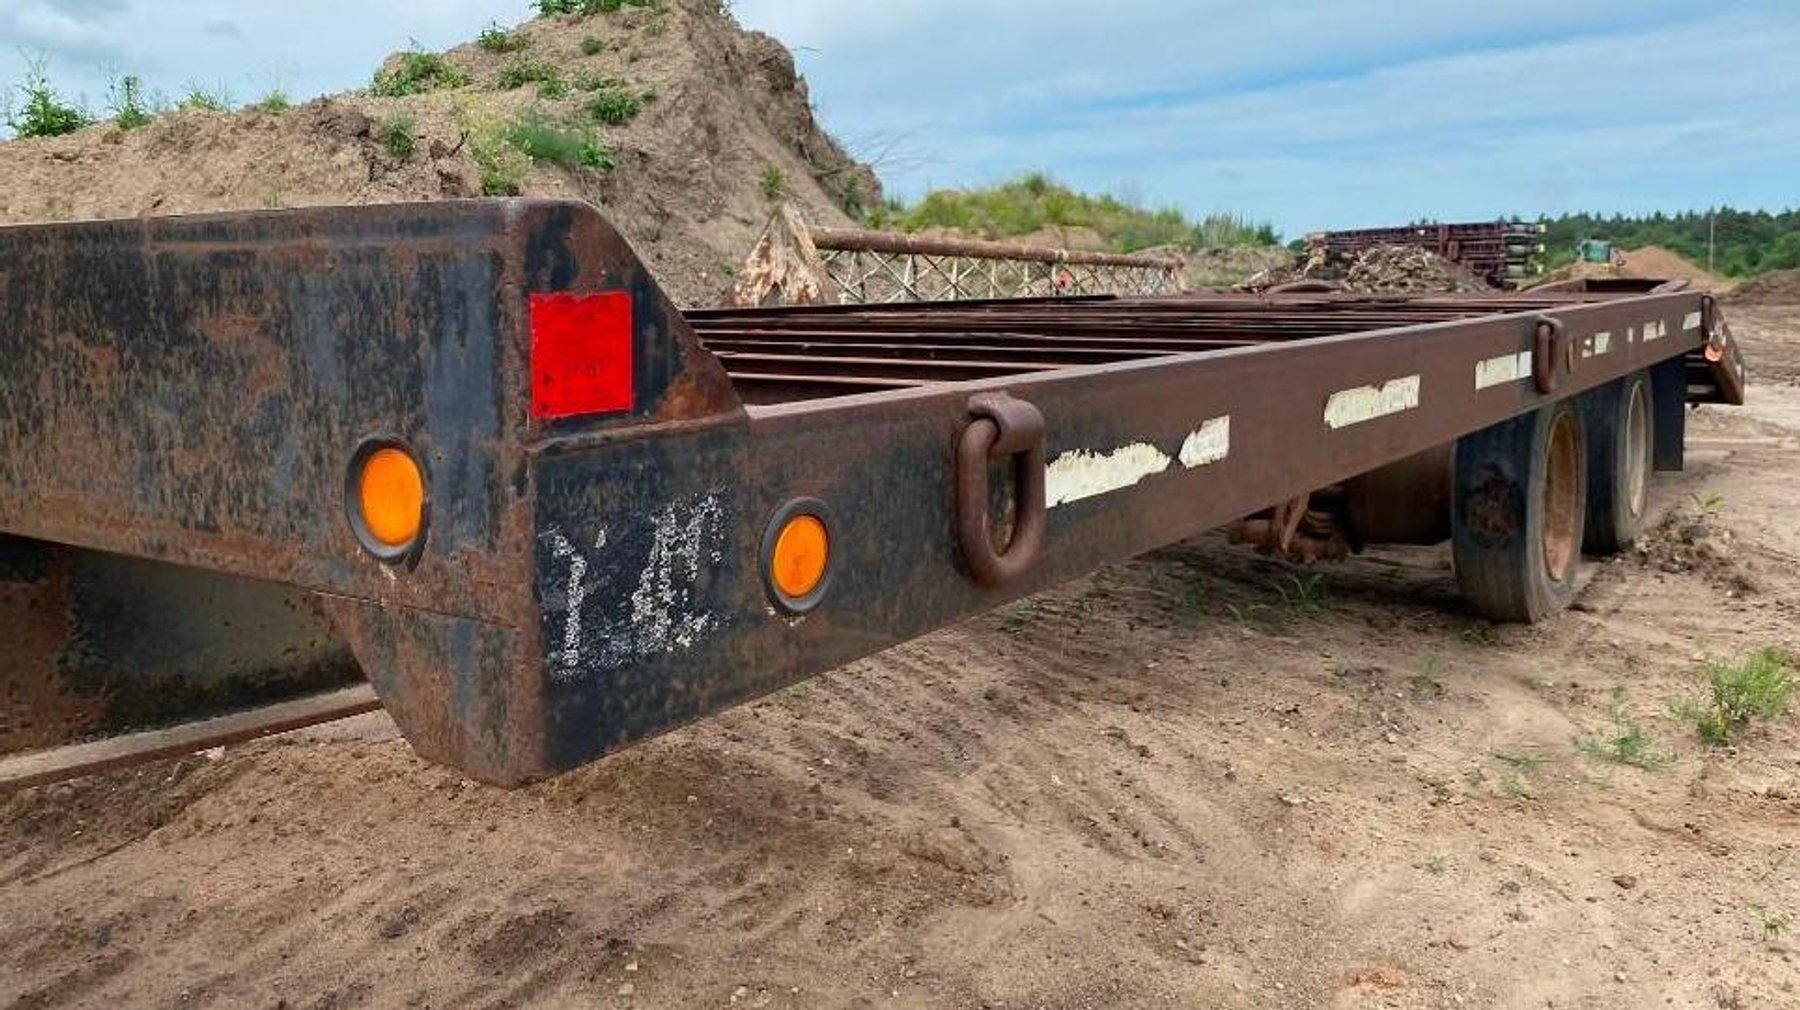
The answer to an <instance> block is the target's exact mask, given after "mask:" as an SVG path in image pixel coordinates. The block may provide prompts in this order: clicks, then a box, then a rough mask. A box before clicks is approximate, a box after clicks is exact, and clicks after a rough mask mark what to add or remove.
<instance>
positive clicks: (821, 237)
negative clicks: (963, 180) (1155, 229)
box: [720, 205, 1184, 307]
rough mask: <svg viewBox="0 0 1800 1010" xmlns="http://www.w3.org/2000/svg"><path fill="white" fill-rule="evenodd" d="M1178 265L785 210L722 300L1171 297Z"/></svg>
mask: <svg viewBox="0 0 1800 1010" xmlns="http://www.w3.org/2000/svg"><path fill="white" fill-rule="evenodd" d="M1183 266H1184V264H1183V262H1182V260H1181V259H1180V258H1179V257H1172V256H1145V255H1119V254H1113V253H1097V252H1084V251H1079V250H1068V249H1058V248H1054V247H1050V246H1035V245H1026V244H1023V243H1017V242H984V241H977V240H972V239H951V238H927V237H920V236H914V235H903V234H899V233H895V232H882V231H864V230H860V229H844V228H812V227H809V226H808V225H807V223H806V221H805V220H804V219H803V218H802V217H801V216H800V214H799V213H798V212H797V211H796V210H795V209H794V208H792V207H790V206H786V205H784V206H782V207H780V208H777V210H776V212H775V214H774V215H773V216H772V217H771V218H770V219H769V223H768V225H767V226H766V227H765V228H764V229H763V233H762V235H761V236H760V237H759V238H758V239H757V242H756V245H755V246H754V247H753V248H752V249H751V251H750V254H749V256H748V257H747V258H746V259H745V260H744V263H743V265H742V266H741V267H739V269H738V274H737V280H736V282H735V283H734V284H733V285H732V287H731V289H730V290H729V291H726V292H725V293H724V294H723V295H722V296H721V298H720V301H721V302H722V303H723V304H725V305H731V306H738V307H747V306H776V305H821V304H838V303H846V304H857V305H862V304H883V303H906V302H941V301H955V300H963V299H970V298H1020V297H1031V296H1054V297H1062V298H1071V297H1080V296H1083V295H1093V294H1120V295H1167V294H1174V293H1175V292H1177V291H1179V290H1181V284H1182V282H1181V272H1182V268H1183Z"/></svg>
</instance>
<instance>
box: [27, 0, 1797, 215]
mask: <svg viewBox="0 0 1800 1010" xmlns="http://www.w3.org/2000/svg"><path fill="white" fill-rule="evenodd" d="M733 9H734V11H735V13H736V16H737V17H738V19H739V20H740V21H742V22H743V23H744V24H745V25H746V26H748V27H751V28H756V29H759V30H763V31H767V32H769V33H771V34H773V35H775V36H776V37H777V38H779V39H781V40H782V41H783V42H786V43H787V44H788V45H789V47H790V48H793V49H794V50H795V52H796V57H797V60H798V62H799V65H800V67H801V69H802V71H803V72H804V73H805V75H806V77H807V78H808V80H809V82H810V85H811V89H812V97H813V100H814V104H815V107H816V108H817V109H818V111H819V113H820V115H821V116H822V117H823V119H824V121H825V123H826V125H827V127H829V128H830V129H831V130H832V132H833V133H835V134H836V135H837V136H838V137H839V138H840V139H842V140H843V141H844V142H845V143H846V144H847V145H848V146H849V147H850V148H851V150H852V151H853V152H854V153H856V154H858V155H860V156H862V157H863V158H864V159H866V160H869V161H871V162H873V163H875V165H876V167H877V170H878V171H879V173H880V174H881V176H882V179H883V180H884V182H885V183H886V184H887V186H888V189H889V191H890V192H891V193H894V194H896V195H899V196H901V197H904V198H908V199H913V198H917V197H918V196H919V195H920V194H922V193H923V192H925V191H927V190H928V189H930V188H933V187H950V186H969V185H982V184H986V183H992V182H998V181H1003V180H1005V179H1007V178H1010V177H1013V176H1016V175H1018V174H1020V173H1023V172H1027V171H1033V170H1042V171H1047V172H1048V173H1049V174H1051V175H1052V176H1054V177H1055V178H1057V179H1059V180H1061V181H1063V182H1066V183H1068V184H1070V185H1073V186H1076V187H1077V188H1081V189H1087V190H1095V191H1106V192H1112V193H1115V194H1118V195H1122V196H1125V197H1128V198H1131V199H1135V200H1138V201H1141V202H1144V203H1147V204H1150V205H1152V206H1159V207H1160V206H1178V207H1180V208H1182V209H1183V210H1185V211H1187V212H1189V213H1190V214H1194V215H1201V214H1206V213H1209V212H1213V211H1229V212H1233V213H1238V214H1243V215H1246V216H1249V217H1251V218H1254V219H1257V220H1266V221H1270V222H1273V223H1274V224H1275V225H1276V227H1277V228H1278V229H1280V230H1281V231H1282V232H1283V233H1284V234H1287V235H1289V236H1294V235H1298V234H1301V233H1304V232H1306V231H1310V230H1314V229H1319V228H1344V227H1358V226H1370V225H1380V224H1390V223H1403V222H1407V221H1412V220H1417V219H1420V218H1435V219H1440V220H1452V219H1482V218H1492V217H1496V216H1500V215H1523V216H1527V217H1530V216H1536V215H1538V214H1540V213H1547V214H1557V213H1561V212H1565V211H1577V210H1589V211H1598V212H1606V213H1611V212H1615V211H1616V212H1625V213H1642V212H1648V211H1652V210H1664V211H1677V210H1684V209H1697V208H1705V207H1707V206H1715V205H1730V206H1736V207H1743V208H1754V207H1762V208H1767V209H1780V208H1784V207H1789V206H1797V205H1800V0H1627V2H1620V0H1582V2H1571V0H1507V2H1506V3H1498V4H1496V3H1469V2H1462V0H1337V2H1332V0H1287V2H1283V3H1269V2H1259V0H1186V2H1181V0H1108V2H1105V3H1095V2H1093V0H1036V2H1033V3H1029V4H1027V3H1022V2H1017V0H985V2H984V0H735V3H734V4H733ZM527 13H528V4H527V3H526V2H525V0H355V2H350V0H310V2H306V3H299V2H289V3H251V4H246V3H244V2H242V0H0V81H12V80H17V79H18V78H20V77H21V76H22V74H23V72H24V69H25V62H26V59H27V56H28V55H31V54H35V55H38V56H42V57H44V58H45V59H47V60H48V65H49V71H50V74H51V76H52V78H53V79H54V81H55V82H56V83H57V84H58V85H59V86H60V87H62V88H63V89H64V90H65V91H68V92H71V93H74V94H77V95H81V96H84V97H85V99H86V100H87V102H88V103H89V104H90V105H92V106H94V107H96V108H103V107H104V105H105V102H106V95H107V81H108V79H109V77H111V76H116V75H118V74H120V73H132V74H137V75H139V76H141V77H143V78H144V79H145V80H146V81H147V82H148V83H149V84H150V85H151V86H152V87H153V88H156V89H160V90H161V91H163V92H165V93H168V94H172V95H174V94H179V93H181V92H183V91H185V90H187V88H188V87H190V86H194V85H198V86H201V87H205V88H208V89H214V90H216V89H219V88H221V87H222V88H224V89H225V90H227V91H229V92H230V94H231V95H233V96H234V97H235V98H236V100H238V101H240V102H248V101H251V100H254V99H255V98H258V97H260V96H261V94H263V93H264V92H267V91H268V90H270V89H271V88H273V87H280V88H282V89H284V90H286V91H287V92H289V93H290V94H291V95H293V96H295V97H296V98H305V97H309V96H312V95H317V94H323V93H329V92H334V91H339V90H343V89H346V88H352V87H361V86H364V85H365V84H366V83H367V81H368V78H369V74H370V72H371V71H372V70H373V69H374V67H376V66H377V65H378V64H379V63H380V62H381V60H382V58H383V57H384V56H385V55H386V54H387V53H389V52H392V51H394V50H396V49H402V48H406V47H407V46H409V45H411V44H413V43H417V44H418V45H421V46H424V47H426V48H445V47H448V46H450V45H453V44H456V43H458V42H461V41H466V40H467V39H469V38H472V37H473V36H474V34H475V33H476V32H477V31H479V30H480V28H481V27H482V26H484V25H486V24H487V23H489V22H490V21H493V20H499V21H501V22H504V23H510V22H515V21H518V20H521V19H523V18H524V17H525V16H526V15H527Z"/></svg>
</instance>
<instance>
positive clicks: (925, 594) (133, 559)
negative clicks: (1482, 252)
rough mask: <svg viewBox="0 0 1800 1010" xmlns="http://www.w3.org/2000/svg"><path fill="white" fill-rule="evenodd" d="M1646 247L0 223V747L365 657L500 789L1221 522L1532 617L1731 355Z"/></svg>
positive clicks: (66, 755)
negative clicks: (721, 245) (1371, 546)
mask: <svg viewBox="0 0 1800 1010" xmlns="http://www.w3.org/2000/svg"><path fill="white" fill-rule="evenodd" d="M1647 288H1648V285H1646V290H1645V291H1637V292H1633V291H1618V290H1614V291H1607V292H1598V293H1595V292H1556V293H1545V294H1539V295H1494V296H1491V297H1454V298H1453V297H1428V298H1368V297H1348V296H1340V295H1285V296H1266V297H1257V296H1186V297H1166V298H1153V299H1122V298H1106V297H1094V298H1058V299H1044V300H1036V301H1031V300H1026V301H990V302H960V303H944V304H930V305H892V306H880V307H874V306H857V307H850V306H836V307H812V308H791V309H771V310H748V309H746V310H707V311H690V312H685V313H684V312H682V311H678V310H677V308H676V307H675V306H674V305H673V304H672V303H671V302H670V301H669V299H668V298H667V297H665V295H664V294H663V292H662V291H661V290H660V289H659V288H658V287H657V285H656V282H655V280H654V279H653V278H652V277H651V276H650V275H649V274H648V273H647V272H646V270H645V268H644V266H643V264H642V263H641V262H640V261H639V260H638V259H637V257H636V256H634V255H633V253H632V251H631V250H630V248H629V247H628V246H627V245H626V243H625V242H624V241H623V240H622V239H621V238H620V236H619V235H618V234H617V233H616V232H615V231H614V230H613V229H612V228H611V227H610V226H609V225H608V224H607V223H606V222H605V221H604V220H603V219H602V218H601V216H600V215H599V213H598V212H596V211H595V210H594V209H593V208H592V207H590V206H588V205H586V204H582V203H576V202H556V201H520V200H514V201H469V202H456V203H438V204H423V205H409V206H394V207H365V208H353V209H351V208H331V209H313V210H286V211H271V212H259V213H241V214H225V215H206V216H196V217H173V218H162V219H150V220H132V221H111V222H94V223H79V224H53V225H32V226H16V227H8V228H0V351H3V352H4V353H0V608H3V609H0V612H3V613H5V615H6V628H7V637H8V638H9V639H10V641H9V643H8V646H7V648H6V650H5V651H4V652H3V653H0V683H4V684H5V694H4V704H5V710H4V712H3V713H0V751H4V752H8V753H9V754H10V756H9V757H6V758H4V759H0V781H7V782H11V783H12V784H15V785H16V784H19V783H26V782H38V781H45V780H48V779H51V778H54V777H57V776H61V775H68V774H74V773H78V772H81V771H86V770H91V769H93V768H96V767H103V766H107V765H110V764H116V763H118V762H120V761H124V760H130V759H131V758H132V757H133V756H134V755H137V756H141V755H144V754H164V753H169V752H172V751H175V750H180V749H183V748H185V747H195V746H205V745H208V743H209V741H210V742H216V740H217V739H218V738H219V737H218V735H217V734H216V733H213V732H212V731H210V730H209V729H208V727H213V728H215V729H217V730H218V731H219V732H221V733H228V734H229V735H230V736H229V738H231V739H236V738H240V737H242V736H244V735H247V734H248V733H251V732H255V731H256V730H257V728H258V727H259V726H265V727H266V728H286V727H289V726H292V725H297V724H300V723H303V722H306V721H311V720H312V719H319V718H327V717H329V716H331V715H335V714H340V713H341V712H342V711H346V710H353V709H360V708H366V707H368V706H370V705H372V704H373V703H374V698H376V697H378V698H379V701H380V703H381V704H382V705H383V706H385V707H386V709H387V710H388V711H389V712H390V713H392V715H393V717H394V719H395V720H396V722H397V723H398V724H399V726H400V728H401V730H402V731H403V732H404V734H405V736H406V738H407V739H408V740H409V741H410V742H411V743H412V745H413V746H414V747H415V748H416V750H417V751H418V752H419V753H420V754H421V755H423V756H425V757H427V758H429V759H431V760H434V761H439V762H443V763H445V764H449V765H452V766H455V767H457V768H459V769H462V770H463V771H464V772H466V773H467V774H469V775H472V776H474V777H476V778H479V779H482V780H485V781H488V782H493V783H498V784H501V785H509V786H510V785H516V784H519V783H523V782H528V781H531V780H534V779H540V778H543V777H546V776H550V775H554V774H556V773H559V772H562V771H565V770H568V769H571V768H574V767H577V766H579V765H581V764H583V763H585V762H588V761H592V760H594V759H596V758H598V757H600V756H602V755H605V754H607V753H609V752H612V751H616V750H618V749H620V748H622V747H625V746H627V745H629V744H631V743H633V742H636V741H640V740H643V739H645V738H647V737H650V736H653V735H655V734H658V733H661V732H663V731H666V730H668V729H670V728H672V727H675V726H679V725H681V724H683V723H686V722H688V721H691V720H694V719H697V718H700V717H702V716H705V715H707V714H709V713H713V712H717V711H719V710H720V709H723V708H725V707H728V706H731V705H734V704H737V703H739V702H743V701H745V700H748V699H751V698H754V697H757V696H758V695H761V694H764V693H766V692H769V691H773V690H775V689H778V688H780V687H783V686H785V685H788V684H792V683H794V682H796V681H799V680H802V679H804V678H807V677H810V676H813V675H815V674H817V673H820V672H822V671H825V670H828V669H830V668H833V667H836V666H838V665H841V664H843V663H845V662H848V661H850V660H853V659H856V658H858V657H861V656H866V655H869V654H871V653H874V652H878V651H880V650H882V649H884V648H887V647H889V646H892V645H894V644H896V643H900V642H904V641H906V640H908V639H911V638H914V637H916V636H919V635H923V634H925V633H927V632H929V631H931V630H932V629H934V628H938V627H941V626H943V625H945V624H947V623H949V622H953V621H955V620H957V619H959V618H962V617H965V616H968V615H970V614H974V613H978V612H980V611H984V610H987V609H989V608H992V607H994V606H996V605H999V604H1002V603H1004V602H1006V601H1009V600H1012V599H1015V598H1018V597H1021V596H1024V595H1027V594H1030V593H1032V592H1034V591H1036V590H1039V589H1042V588H1044V587H1046V586H1049V585H1052V584H1054V583H1057V582H1059V581H1062V580H1066V579H1070V578H1073V577H1076V576H1079V575H1081V574H1083V573H1086V572H1089V571H1092V570H1093V569H1095V568H1096V567H1097V566H1100V565H1103V564H1105V563H1107V562H1109V561H1113V560H1116V559H1121V558H1127V557H1131V556H1133V555H1137V554H1140V553H1142V552H1145V551H1148V550H1151V549H1153V548H1156V547H1159V546H1162V545H1165V544H1169V543H1171V542H1174V541H1177V540H1179V539H1182V538H1185V537H1188V536H1190V535H1193V534H1196V533H1200V532H1202V531H1205V530H1208V529H1211V528H1216V527H1219V526H1221V525H1225V524H1230V523H1233V522H1240V521H1244V520H1248V521H1247V522H1242V526H1243V528H1246V529H1251V530H1256V531H1260V532H1259V533H1257V534H1256V535H1258V536H1261V537H1262V538H1263V539H1264V540H1265V541H1266V542H1267V543H1268V544H1269V545H1271V546H1274V547H1287V548H1289V549H1292V548H1294V547H1295V545H1296V544H1299V543H1301V542H1304V541H1305V540H1306V538H1307V537H1309V536H1312V537H1315V538H1324V537H1326V536H1327V535H1329V537H1330V538H1335V539H1336V540H1337V542H1340V543H1344V544H1348V545H1349V547H1350V548H1351V549H1355V548H1357V547H1360V546H1362V545H1363V544H1365V543H1370V542H1383V541H1386V540H1408V541H1426V542H1429V541H1433V540H1437V541H1441V540H1444V539H1449V540H1450V541H1451V542H1452V544H1453V548H1454V554H1455V560H1456V564H1457V568H1458V576H1459V579H1460V580H1461V582H1462V585H1463V587H1464V589H1465V591H1466V594H1467V595H1468V596H1469V598H1470V599H1471V601H1472V605H1473V606H1474V607H1475V608H1476V609H1477V610H1478V611H1479V612H1481V613H1484V614H1487V615H1489V616H1491V617H1494V618H1496V619H1510V620H1533V619H1537V618H1541V617H1545V616H1547V615H1549V614H1551V613H1553V612H1554V611H1555V610H1556V609H1557V608H1558V607H1559V606H1560V605H1561V604H1563V603H1565V602H1567V599H1568V595H1569V593H1570V591H1571V589H1570V587H1571V586H1572V585H1573V576H1574V571H1575V568H1576V566H1577V565H1578V564H1579V563H1580V557H1581V554H1582V552H1583V548H1584V546H1585V548H1586V549H1587V550H1588V551H1589V552H1605V551H1608V550H1615V549H1617V548H1618V547H1619V546H1620V545H1622V544H1623V543H1625V542H1628V541H1629V538H1630V537H1631V536H1633V535H1635V532H1636V529H1635V528H1634V527H1635V524H1637V523H1639V522H1641V515H1642V506H1643V497H1642V495H1643V487H1644V484H1645V482H1646V481H1648V479H1649V473H1650V471H1651V470H1652V469H1653V468H1654V469H1672V468H1677V467H1679V466H1680V465H1681V460H1682V430H1683V419H1684V416H1685V415H1684V411H1685V409H1686V404H1687V403H1690V402H1696V401H1706V402H1725V403H1736V402H1741V400H1742V397H1743V387H1744V369H1743V364H1742V361H1741V359H1740V357H1739V355H1738V350H1737V347H1736V345H1735V343H1734V342H1733V340H1732V338H1731V334H1730V330H1729V328H1728V327H1727V325H1726V323H1725V320H1724V319H1723V318H1722V316H1721V314H1720V311H1719V306H1718V304H1717V303H1716V302H1715V301H1714V300H1713V299H1712V298H1711V297H1710V296H1708V295H1706V294H1703V293H1696V292H1666V293H1654V292H1650V291H1648V290H1647ZM364 678H366V680H367V683H368V685H369V687H370V688H372V690H373V694H372V695H371V694H370V693H368V692H369V688H358V687H357V686H356V685H357V684H359V683H361V682H362V680H363V679H364ZM296 698H299V699H303V700H301V701H295V700H294V699H296ZM320 698H322V699H324V700H323V701H321V700H317V699H320ZM304 699H313V700H311V701H307V700H304ZM268 705H278V706H281V705H285V706H286V707H285V708H280V709H279V713H280V714H279V717H278V718H272V719H270V720H267V721H266V722H264V723H259V722H257V721H256V716H255V715H254V714H252V715H249V716H245V715H234V714H232V713H236V712H239V711H240V710H243V709H250V710H252V712H253V713H254V712H255V711H265V710H266V709H263V708H262V706H268ZM193 719H209V720H212V721H211V722H201V723H199V724H198V726H197V727H188V728H185V729H184V728H180V727H178V728H175V729H170V728H168V727H167V724H169V723H180V722H183V721H186V720H193ZM118 734H127V735H124V736H119V735H118ZM96 738H102V739H100V740H99V741H98V742H95V740H96Z"/></svg>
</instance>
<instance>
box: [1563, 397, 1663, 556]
mask: <svg viewBox="0 0 1800 1010" xmlns="http://www.w3.org/2000/svg"><path fill="white" fill-rule="evenodd" d="M1581 410H1582V423H1583V424H1584V425H1585V426H1586V429H1587V460H1588V480H1587V532H1586V534H1585V535H1584V536H1583V537H1582V549H1583V550H1585V551H1587V552H1588V553H1589V554H1596V555H1602V556H1604V555H1611V554H1617V553H1619V552H1620V551H1623V550H1626V549H1627V548H1629V547H1630V546H1631V545H1632V544H1633V543H1634V542H1635V541H1636V540H1637V538H1638V536H1639V535H1640V534H1642V533H1643V532H1644V523H1645V521H1646V520H1647V519H1648V517H1649V513H1650V473H1651V471H1652V470H1653V469H1654V468H1655V448H1656V399H1655V393H1654V392H1653V391H1652V389H1651V385H1650V374H1649V373H1648V372H1639V373H1637V374H1635V375H1627V376H1626V377H1624V378H1623V379H1620V380H1618V381H1617V382H1613V383H1609V384H1607V385H1605V386H1602V387H1600V388H1599V389H1596V390H1593V391H1591V392H1588V393H1586V394H1584V395H1583V396H1582V397H1581Z"/></svg>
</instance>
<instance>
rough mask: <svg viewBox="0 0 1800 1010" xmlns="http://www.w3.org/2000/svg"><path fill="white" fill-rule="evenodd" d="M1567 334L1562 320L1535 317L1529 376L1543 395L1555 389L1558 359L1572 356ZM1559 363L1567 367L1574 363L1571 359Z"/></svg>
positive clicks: (1551, 317)
mask: <svg viewBox="0 0 1800 1010" xmlns="http://www.w3.org/2000/svg"><path fill="white" fill-rule="evenodd" d="M1568 336H1569V331H1568V328H1567V327H1566V326H1564V325H1563V321H1562V320H1560V319H1557V318H1555V317H1554V316H1538V317H1537V320H1536V329H1535V333H1534V334H1533V340H1532V349H1531V378H1532V382H1533V384H1534V385H1536V386H1537V391H1538V392H1539V393H1541V394H1543V395H1545V396H1548V395H1550V394H1551V393H1553V392H1555V391H1556V371H1557V365H1558V364H1559V361H1558V359H1559V358H1565V357H1566V358H1572V357H1573V355H1572V351H1573V347H1571V346H1570V344H1569V340H1568ZM1561 363H1562V364H1565V365H1567V366H1569V367H1573V365H1574V362H1573V361H1572V360H1570V361H1566V362H1561Z"/></svg>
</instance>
